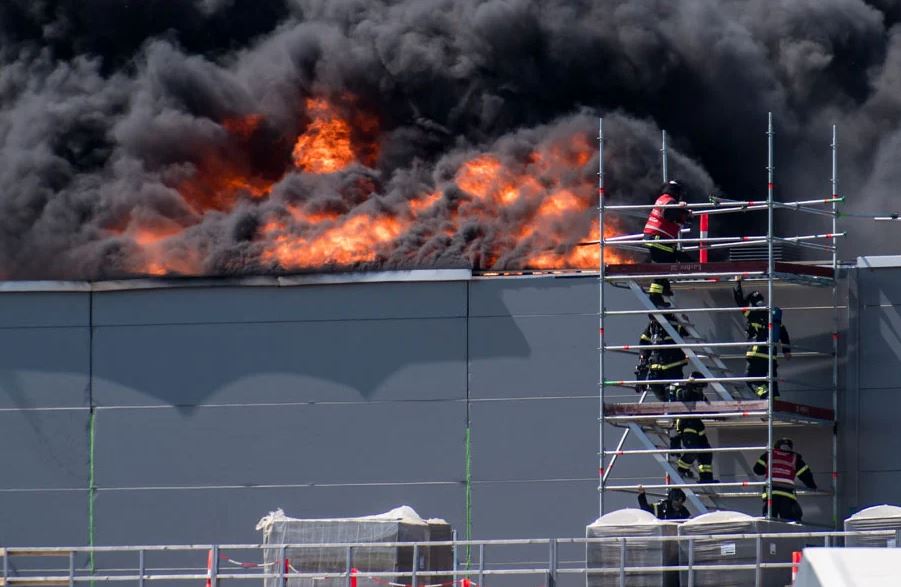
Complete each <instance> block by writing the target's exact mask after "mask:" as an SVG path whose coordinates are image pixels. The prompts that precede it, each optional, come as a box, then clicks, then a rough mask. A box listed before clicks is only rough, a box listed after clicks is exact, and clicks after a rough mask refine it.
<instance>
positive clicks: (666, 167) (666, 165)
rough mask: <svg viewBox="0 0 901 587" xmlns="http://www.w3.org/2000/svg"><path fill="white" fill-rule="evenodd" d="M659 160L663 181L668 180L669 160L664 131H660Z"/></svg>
mask: <svg viewBox="0 0 901 587" xmlns="http://www.w3.org/2000/svg"><path fill="white" fill-rule="evenodd" d="M660 162H661V164H662V166H663V183H666V182H668V181H669V162H668V161H667V153H666V131H665V130H662V131H660Z"/></svg>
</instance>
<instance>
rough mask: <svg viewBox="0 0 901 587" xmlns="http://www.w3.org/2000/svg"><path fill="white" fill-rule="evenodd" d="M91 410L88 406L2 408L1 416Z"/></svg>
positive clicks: (0, 409) (0, 410)
mask: <svg viewBox="0 0 901 587" xmlns="http://www.w3.org/2000/svg"><path fill="white" fill-rule="evenodd" d="M90 410H91V408H89V407H87V406H47V407H38V408H28V407H15V408H0V414H2V413H5V412H82V411H85V412H89V411H90Z"/></svg>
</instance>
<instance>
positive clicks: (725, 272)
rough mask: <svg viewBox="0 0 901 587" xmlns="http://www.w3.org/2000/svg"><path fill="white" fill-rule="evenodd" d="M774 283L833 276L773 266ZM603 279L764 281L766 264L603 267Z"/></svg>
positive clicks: (799, 266)
mask: <svg viewBox="0 0 901 587" xmlns="http://www.w3.org/2000/svg"><path fill="white" fill-rule="evenodd" d="M773 265H774V269H775V271H774V275H773V277H774V279H778V280H780V281H804V282H805V283H810V282H811V281H813V282H819V281H821V282H823V283H824V284H825V283H827V282H828V283H830V284H831V282H832V279H833V276H834V274H835V272H834V270H833V268H832V267H824V266H820V265H809V264H804V263H789V262H787V261H775V262H774V264H773ZM604 272H605V276H606V278H607V279H616V278H619V277H625V278H629V279H655V278H658V277H668V278H669V279H671V280H673V281H674V282H675V283H678V282H679V280H680V279H688V280H695V279H704V280H705V282H706V281H707V280H715V281H710V283H714V282H721V281H729V280H731V279H733V278H734V277H736V276H741V277H747V278H753V277H760V278H761V279H764V278H766V273H767V261H766V260H761V261H720V262H713V263H619V264H610V265H607V266H606V267H605V269H604Z"/></svg>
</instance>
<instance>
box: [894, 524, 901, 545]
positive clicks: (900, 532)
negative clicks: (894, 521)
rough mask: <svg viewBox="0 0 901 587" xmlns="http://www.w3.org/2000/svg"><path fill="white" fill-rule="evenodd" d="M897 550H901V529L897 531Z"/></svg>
mask: <svg viewBox="0 0 901 587" xmlns="http://www.w3.org/2000/svg"><path fill="white" fill-rule="evenodd" d="M895 548H901V528H899V529H898V530H895Z"/></svg>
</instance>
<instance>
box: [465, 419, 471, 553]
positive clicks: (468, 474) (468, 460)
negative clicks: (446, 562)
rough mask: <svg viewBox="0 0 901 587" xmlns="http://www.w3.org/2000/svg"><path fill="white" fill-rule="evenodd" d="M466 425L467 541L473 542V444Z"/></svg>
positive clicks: (467, 548)
mask: <svg viewBox="0 0 901 587" xmlns="http://www.w3.org/2000/svg"><path fill="white" fill-rule="evenodd" d="M470 430H471V429H470V427H469V424H467V425H466V531H465V534H464V535H465V536H466V540H472V442H471V437H470ZM466 568H467V569H470V568H472V545H471V544H467V545H466Z"/></svg>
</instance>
